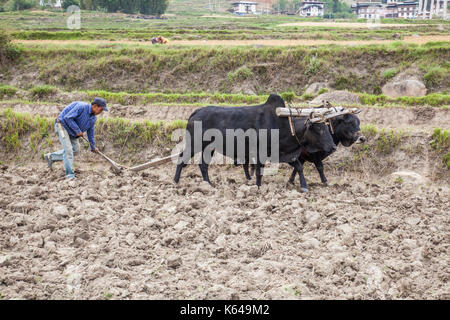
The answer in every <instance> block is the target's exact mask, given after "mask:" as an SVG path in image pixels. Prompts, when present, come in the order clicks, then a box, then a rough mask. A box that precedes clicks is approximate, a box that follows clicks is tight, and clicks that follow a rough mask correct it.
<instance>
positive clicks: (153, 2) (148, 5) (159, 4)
mask: <svg viewBox="0 0 450 320" xmlns="http://www.w3.org/2000/svg"><path fill="white" fill-rule="evenodd" d="M168 6H169V1H168V0H140V7H139V12H140V13H142V14H154V15H157V16H160V15H162V14H163V13H164V12H166V10H167V7H168Z"/></svg>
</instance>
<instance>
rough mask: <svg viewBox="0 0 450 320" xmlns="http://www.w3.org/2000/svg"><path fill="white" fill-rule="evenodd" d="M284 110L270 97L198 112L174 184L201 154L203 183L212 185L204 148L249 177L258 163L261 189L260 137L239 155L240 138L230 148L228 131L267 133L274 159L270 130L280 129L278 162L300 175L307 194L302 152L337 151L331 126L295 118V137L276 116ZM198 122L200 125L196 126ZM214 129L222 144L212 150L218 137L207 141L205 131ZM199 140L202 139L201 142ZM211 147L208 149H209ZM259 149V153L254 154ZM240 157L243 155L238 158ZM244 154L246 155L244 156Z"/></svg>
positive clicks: (280, 102)
mask: <svg viewBox="0 0 450 320" xmlns="http://www.w3.org/2000/svg"><path fill="white" fill-rule="evenodd" d="M280 107H281V108H285V104H284V101H283V99H282V98H281V97H280V96H278V95H273V94H272V95H270V96H269V98H268V100H267V101H266V102H265V103H264V104H261V105H257V106H249V107H216V106H209V107H204V108H200V109H197V110H195V111H194V112H193V113H192V115H191V116H190V117H189V120H188V123H187V126H186V138H185V141H186V145H185V149H184V150H183V152H182V153H181V154H180V157H179V159H178V164H177V168H176V172H175V178H174V180H175V182H176V183H178V181H179V180H180V175H181V171H182V169H183V167H185V166H186V165H187V163H188V162H189V161H190V159H191V158H192V157H193V156H194V155H195V154H197V153H199V152H201V155H202V161H201V163H200V164H199V167H200V171H201V173H202V176H203V180H204V181H207V182H208V183H211V182H210V180H209V176H208V166H209V163H210V158H208V159H205V153H206V152H205V149H206V151H208V152H210V154H211V157H212V154H213V153H214V151H217V152H219V153H221V154H223V155H225V156H227V157H230V158H231V159H233V160H234V161H235V163H240V164H243V165H244V168H245V171H246V174H248V167H249V164H250V162H252V164H255V171H256V185H257V186H258V187H259V186H261V180H262V173H261V168H262V167H264V164H265V161H266V160H264V159H262V158H261V157H260V148H263V147H264V144H263V143H262V141H261V139H260V137H259V136H258V138H257V140H256V146H255V143H253V142H252V141H251V140H250V139H249V138H248V137H246V138H245V143H243V144H241V146H242V145H244V148H245V149H244V152H243V153H242V152H241V153H239V150H238V146H239V142H238V138H237V137H236V136H235V137H234V138H233V141H232V144H231V147H230V144H228V147H227V143H226V136H227V134H228V135H229V132H228V133H227V130H238V129H240V130H242V131H243V132H247V130H252V129H253V130H255V131H256V132H260V130H264V129H266V130H267V141H268V143H267V155H268V156H270V157H272V156H273V154H272V146H271V143H270V141H271V139H272V137H271V135H272V131H271V130H278V134H279V139H278V141H277V143H278V151H279V156H278V162H280V163H289V164H290V165H292V166H293V167H294V168H295V169H296V172H298V173H299V175H300V185H301V188H302V190H303V191H307V185H306V180H305V178H304V176H303V165H302V163H301V161H300V160H299V159H300V153H301V151H302V150H306V151H307V152H308V153H310V154H312V153H317V152H324V153H327V154H330V153H332V152H333V151H334V150H336V145H335V143H334V142H333V138H332V137H331V134H330V131H329V128H328V126H327V125H326V124H325V123H312V122H311V121H309V119H308V118H304V117H303V118H292V124H293V128H294V131H295V135H293V134H292V131H291V127H290V125H289V122H288V119H287V118H282V117H278V116H277V115H276V111H275V110H276V109H277V108H280ZM195 123H197V124H195ZM199 123H201V132H200V133H199V132H197V135H196V134H195V133H194V127H195V126H196V125H197V126H198V124H199ZM209 129H214V130H216V131H217V133H220V134H221V135H222V137H223V143H221V144H220V143H219V145H215V147H214V149H209V150H208V149H207V148H210V147H211V146H210V144H212V143H213V142H215V137H212V136H210V137H209V138H208V139H204V138H203V136H204V134H205V132H206V131H207V130H209ZM199 139H200V140H199ZM208 146H209V147H208ZM255 150H256V152H255ZM240 154H241V156H239V155H240ZM242 154H243V155H242ZM247 178H249V176H247Z"/></svg>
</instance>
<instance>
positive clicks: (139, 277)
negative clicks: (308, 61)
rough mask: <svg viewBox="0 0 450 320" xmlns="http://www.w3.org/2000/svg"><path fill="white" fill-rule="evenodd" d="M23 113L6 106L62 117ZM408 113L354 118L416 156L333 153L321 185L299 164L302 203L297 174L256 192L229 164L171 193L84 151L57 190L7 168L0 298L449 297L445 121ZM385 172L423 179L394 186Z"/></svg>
mask: <svg viewBox="0 0 450 320" xmlns="http://www.w3.org/2000/svg"><path fill="white" fill-rule="evenodd" d="M27 108H29V107H28V106H27V105H17V106H14V109H15V110H16V111H23V112H32V113H34V114H42V115H45V116H53V115H55V114H57V113H58V110H59V109H58V108H59V107H57V106H53V107H52V106H40V107H38V106H34V107H33V110H28V109H27ZM195 108H196V107H195ZM193 109H194V107H179V108H177V107H173V106H169V107H160V106H142V107H135V108H130V107H120V106H112V107H111V114H110V116H121V117H125V118H129V119H141V118H151V119H154V120H157V119H158V120H172V117H173V119H180V118H181V119H183V118H187V117H188V115H189V114H190V113H191V112H192V110H193ZM417 110H419V109H415V108H409V109H403V108H397V109H388V108H382V109H380V108H363V112H362V113H361V114H360V118H361V120H362V124H366V123H368V122H369V121H370V122H372V123H375V124H376V125H377V126H379V127H380V128H388V127H395V128H397V129H399V128H404V129H405V130H406V132H409V133H408V134H409V137H408V138H407V141H405V143H406V144H409V145H410V146H412V148H417V150H419V149H420V150H422V152H423V153H420V154H413V155H411V154H410V153H408V152H407V149H402V148H398V150H397V151H395V152H394V153H392V154H390V155H387V156H386V158H381V159H379V161H381V162H382V163H384V164H385V167H388V168H384V169H383V173H381V172H377V171H376V170H374V168H371V164H370V163H367V164H366V165H365V166H362V167H358V168H356V169H355V170H353V171H352V170H344V169H342V168H341V167H339V163H340V161H342V160H343V159H344V158H345V157H348V156H352V155H353V154H355V149H354V147H351V148H343V147H340V148H339V150H338V151H337V152H336V153H335V154H334V155H333V156H332V157H330V158H331V159H329V160H327V161H326V162H325V168H326V175H327V177H328V180H329V186H323V185H322V184H320V183H319V181H320V180H319V176H318V174H317V172H316V171H315V170H314V168H313V167H312V166H311V165H310V164H308V165H307V166H306V168H305V174H306V178H307V180H308V183H309V186H310V191H309V192H308V193H306V194H305V193H300V192H299V190H300V188H299V186H298V178H297V181H296V183H297V184H296V185H295V186H292V185H290V184H287V179H288V176H289V174H290V168H289V167H288V166H285V165H283V166H282V167H281V169H280V171H279V172H278V173H277V174H276V175H268V176H264V177H263V186H262V187H261V188H260V189H259V190H258V188H257V187H256V186H255V181H254V180H253V181H246V180H245V178H244V175H243V172H242V169H241V168H235V167H233V166H229V165H213V166H211V169H210V177H211V179H212V182H213V183H214V187H211V186H209V185H208V184H205V183H203V182H202V181H201V180H202V179H201V175H200V171H199V169H198V167H197V166H194V165H191V166H188V167H187V168H186V169H184V170H183V174H182V177H181V181H180V184H179V185H176V184H174V183H173V182H172V181H173V180H172V179H173V175H174V171H175V170H174V169H175V168H174V165H173V164H166V165H163V166H161V167H158V168H155V169H148V170H146V171H144V172H140V173H134V174H131V173H123V174H122V175H121V176H116V175H114V174H113V173H112V172H111V171H110V170H109V168H108V167H107V166H105V165H104V163H103V162H102V161H101V160H100V159H99V158H97V157H96V156H95V155H94V154H92V153H90V152H88V151H83V152H82V154H81V155H80V157H78V158H76V168H77V180H75V181H67V180H66V179H65V178H64V175H63V169H62V164H61V163H59V164H55V170H54V171H50V170H49V169H48V168H47V166H46V164H45V163H44V162H43V161H42V160H39V159H38V158H37V157H36V156H34V157H31V159H29V157H28V158H27V156H26V155H22V158H21V160H20V161H14V159H12V158H9V160H10V161H9V162H8V163H9V164H8V166H5V165H1V166H0V189H1V190H0V191H1V192H0V297H1V298H3V299H183V298H186V299H338V298H339V299H449V298H450V288H449V286H448V275H449V269H448V264H449V260H448V257H449V253H450V252H449V246H448V243H449V242H448V240H449V215H448V208H449V207H450V200H449V199H450V188H449V186H450V181H449V180H448V179H447V178H446V177H448V175H445V174H444V175H442V174H441V175H437V171H436V163H437V162H436V161H440V160H439V159H438V160H437V159H436V158H435V156H432V155H431V154H429V151H427V150H429V149H427V148H429V135H430V133H431V132H432V130H433V128H434V127H446V125H447V124H448V121H449V119H448V117H449V113H448V112H447V110H440V109H437V108H433V109H431V108H430V109H429V110H428V111H427V112H425V113H423V112H417ZM422 110H423V108H422ZM175 111H176V112H175ZM55 146H59V145H58V144H57V142H56V140H55ZM419 147H420V148H419ZM46 151H48V150H46ZM105 152H106V153H107V154H110V155H113V154H114V158H116V157H119V154H118V153H117V150H114V149H110V148H109V149H108V145H107V148H106V150H105ZM115 152H116V153H115ZM145 152H147V153H148V154H145V155H143V158H148V156H149V155H150V154H151V153H153V152H154V150H153V149H151V148H150V149H149V150H146V151H145ZM121 159H123V158H121ZM390 166H394V167H390ZM393 171H414V172H416V173H418V174H420V175H421V178H415V177H412V178H411V179H409V178H408V177H403V178H402V180H401V182H400V183H399V180H398V178H397V176H394V175H391V174H390V173H391V172H393ZM442 177H444V178H442Z"/></svg>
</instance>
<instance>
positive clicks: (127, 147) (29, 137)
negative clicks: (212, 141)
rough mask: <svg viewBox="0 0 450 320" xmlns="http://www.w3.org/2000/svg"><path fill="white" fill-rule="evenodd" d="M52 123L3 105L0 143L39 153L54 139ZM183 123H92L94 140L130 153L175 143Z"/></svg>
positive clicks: (104, 120) (102, 120)
mask: <svg viewBox="0 0 450 320" xmlns="http://www.w3.org/2000/svg"><path fill="white" fill-rule="evenodd" d="M53 123H54V119H53V118H45V117H41V116H32V115H30V114H28V113H20V112H15V111H14V110H12V109H6V110H4V111H3V113H2V114H0V144H1V145H2V146H3V147H4V148H5V149H6V150H8V151H12V152H15V151H18V149H19V148H25V150H29V151H30V152H31V153H32V154H39V151H40V150H42V149H45V150H47V151H49V148H51V147H53V140H54V141H56V136H55V135H54V133H53V130H52V127H53ZM185 127H186V121H182V120H176V121H172V122H162V121H161V122H152V121H130V120H125V119H121V118H100V119H98V121H97V123H96V126H95V128H96V137H97V140H99V139H100V140H102V141H107V142H108V144H110V145H112V146H114V147H116V148H118V149H119V150H121V151H123V152H124V154H129V155H130V156H132V155H134V154H137V153H139V152H140V151H142V150H143V149H145V148H146V147H148V146H152V147H160V148H167V147H170V146H172V147H173V146H175V144H176V143H177V141H172V133H173V132H174V131H175V130H177V129H184V128H185ZM24 142H28V144H24ZM137 160H139V159H137Z"/></svg>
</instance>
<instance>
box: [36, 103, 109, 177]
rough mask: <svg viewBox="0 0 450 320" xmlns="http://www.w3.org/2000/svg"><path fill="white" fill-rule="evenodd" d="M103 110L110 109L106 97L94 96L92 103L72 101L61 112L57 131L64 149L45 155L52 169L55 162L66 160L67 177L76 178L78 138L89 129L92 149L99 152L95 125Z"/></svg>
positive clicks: (56, 122) (56, 124) (56, 125)
mask: <svg viewBox="0 0 450 320" xmlns="http://www.w3.org/2000/svg"><path fill="white" fill-rule="evenodd" d="M103 111H108V108H107V107H106V101H105V99H102V98H94V100H93V101H92V103H91V104H89V103H85V102H80V101H76V102H72V103H71V104H69V105H68V106H67V107H66V108H65V109H64V110H63V111H62V112H61V113H60V114H59V116H58V118H56V120H55V131H56V134H57V135H58V137H59V141H60V142H61V144H62V147H63V149H62V150H59V151H56V152H53V153H47V154H45V155H44V159H45V160H46V161H47V164H48V167H49V168H50V170H52V169H53V167H52V166H53V162H56V161H64V168H65V170H66V177H67V178H69V179H74V178H75V173H74V170H73V156H74V154H77V153H78V152H79V151H80V143H79V141H78V138H80V137H82V136H83V132H85V131H87V135H88V139H89V143H90V145H91V151H92V152H98V149H97V147H96V145H95V138H94V125H95V122H96V121H97V116H98V115H99V114H101V113H102V112H103Z"/></svg>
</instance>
